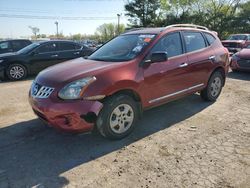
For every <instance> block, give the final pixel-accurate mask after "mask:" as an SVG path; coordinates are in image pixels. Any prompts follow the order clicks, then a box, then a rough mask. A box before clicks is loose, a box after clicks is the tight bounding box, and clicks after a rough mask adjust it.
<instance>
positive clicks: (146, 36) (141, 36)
mask: <svg viewBox="0 0 250 188" xmlns="http://www.w3.org/2000/svg"><path fill="white" fill-rule="evenodd" d="M154 36H155V35H140V36H139V37H140V38H151V39H152V38H154Z"/></svg>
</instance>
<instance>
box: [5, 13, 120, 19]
mask: <svg viewBox="0 0 250 188" xmlns="http://www.w3.org/2000/svg"><path fill="white" fill-rule="evenodd" d="M0 17H3V18H22V19H45V20H55V19H58V20H115V19H117V18H116V17H115V16H110V17H109V16H107V17H101V16H99V17H98V16H95V17H85V16H81V17H80V16H76V17H69V16H35V15H23V14H0Z"/></svg>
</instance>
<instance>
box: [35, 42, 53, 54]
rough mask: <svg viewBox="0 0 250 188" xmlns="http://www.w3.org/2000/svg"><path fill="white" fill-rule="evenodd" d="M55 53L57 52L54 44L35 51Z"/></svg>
mask: <svg viewBox="0 0 250 188" xmlns="http://www.w3.org/2000/svg"><path fill="white" fill-rule="evenodd" d="M55 51H57V49H56V44H55V43H49V44H45V45H42V46H41V47H39V48H38V49H37V53H48V52H55Z"/></svg>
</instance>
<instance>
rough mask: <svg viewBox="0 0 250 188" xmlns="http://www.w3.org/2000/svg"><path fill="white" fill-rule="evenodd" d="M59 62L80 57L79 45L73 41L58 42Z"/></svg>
mask: <svg viewBox="0 0 250 188" xmlns="http://www.w3.org/2000/svg"><path fill="white" fill-rule="evenodd" d="M58 48H59V53H58V57H59V61H58V63H59V62H63V61H67V60H70V59H75V58H78V57H81V45H79V44H76V43H73V42H58Z"/></svg>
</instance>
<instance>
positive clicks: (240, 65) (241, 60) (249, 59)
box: [230, 48, 250, 71]
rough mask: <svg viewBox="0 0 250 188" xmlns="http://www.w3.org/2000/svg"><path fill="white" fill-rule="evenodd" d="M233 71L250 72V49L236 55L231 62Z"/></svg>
mask: <svg viewBox="0 0 250 188" xmlns="http://www.w3.org/2000/svg"><path fill="white" fill-rule="evenodd" d="M230 67H231V69H232V70H242V71H250V49H248V48H246V49H242V50H241V51H240V52H238V53H236V54H235V55H234V56H233V57H232V60H231V64H230Z"/></svg>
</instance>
